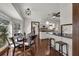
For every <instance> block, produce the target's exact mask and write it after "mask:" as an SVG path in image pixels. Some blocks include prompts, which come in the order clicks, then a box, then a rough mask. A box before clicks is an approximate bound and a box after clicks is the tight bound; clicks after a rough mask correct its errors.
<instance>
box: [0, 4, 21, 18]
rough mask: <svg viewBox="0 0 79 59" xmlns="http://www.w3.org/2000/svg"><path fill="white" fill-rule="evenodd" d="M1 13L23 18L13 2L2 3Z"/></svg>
mask: <svg viewBox="0 0 79 59" xmlns="http://www.w3.org/2000/svg"><path fill="white" fill-rule="evenodd" d="M0 13H3V14H5V16H8V17H10V18H11V19H17V20H22V18H21V16H20V15H19V14H18V13H17V11H16V9H15V8H14V6H13V5H12V4H11V3H0Z"/></svg>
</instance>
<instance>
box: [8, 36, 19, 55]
mask: <svg viewBox="0 0 79 59" xmlns="http://www.w3.org/2000/svg"><path fill="white" fill-rule="evenodd" d="M7 42H8V51H7V55H9V50H10V49H11V48H13V50H12V51H11V52H12V56H14V55H15V52H16V51H15V49H16V48H20V44H18V43H17V42H16V41H15V40H14V38H13V37H11V38H9V39H7Z"/></svg>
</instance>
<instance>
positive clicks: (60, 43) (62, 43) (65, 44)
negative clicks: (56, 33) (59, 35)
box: [55, 41, 68, 56]
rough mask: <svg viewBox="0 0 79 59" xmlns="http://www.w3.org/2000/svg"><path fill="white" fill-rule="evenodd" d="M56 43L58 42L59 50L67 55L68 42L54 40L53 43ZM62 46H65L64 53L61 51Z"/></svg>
mask: <svg viewBox="0 0 79 59" xmlns="http://www.w3.org/2000/svg"><path fill="white" fill-rule="evenodd" d="M56 44H59V52H60V53H63V54H65V55H66V56H68V44H67V43H65V42H62V41H57V42H55V45H56ZM63 46H66V53H65V52H63ZM55 48H56V47H55Z"/></svg>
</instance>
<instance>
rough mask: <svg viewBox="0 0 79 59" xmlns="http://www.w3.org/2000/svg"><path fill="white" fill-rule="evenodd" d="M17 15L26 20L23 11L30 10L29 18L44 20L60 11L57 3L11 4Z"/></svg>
mask: <svg viewBox="0 0 79 59" xmlns="http://www.w3.org/2000/svg"><path fill="white" fill-rule="evenodd" d="M12 5H13V6H14V7H15V9H16V10H17V11H18V13H19V14H20V15H21V16H22V17H23V19H26V14H25V10H26V9H27V8H30V9H31V17H37V18H41V19H45V18H46V17H47V16H48V14H50V13H55V12H56V13H57V12H59V11H60V8H59V7H60V4H59V3H13V4H12Z"/></svg>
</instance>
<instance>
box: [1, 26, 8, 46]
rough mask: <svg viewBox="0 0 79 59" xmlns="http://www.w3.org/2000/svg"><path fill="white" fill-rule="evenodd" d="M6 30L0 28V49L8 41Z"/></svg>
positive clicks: (3, 27)
mask: <svg viewBox="0 0 79 59" xmlns="http://www.w3.org/2000/svg"><path fill="white" fill-rule="evenodd" d="M7 32H8V30H7V27H5V26H0V47H2V46H3V45H4V44H5V43H6V40H7V39H8V37H7V36H8V33H7Z"/></svg>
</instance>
